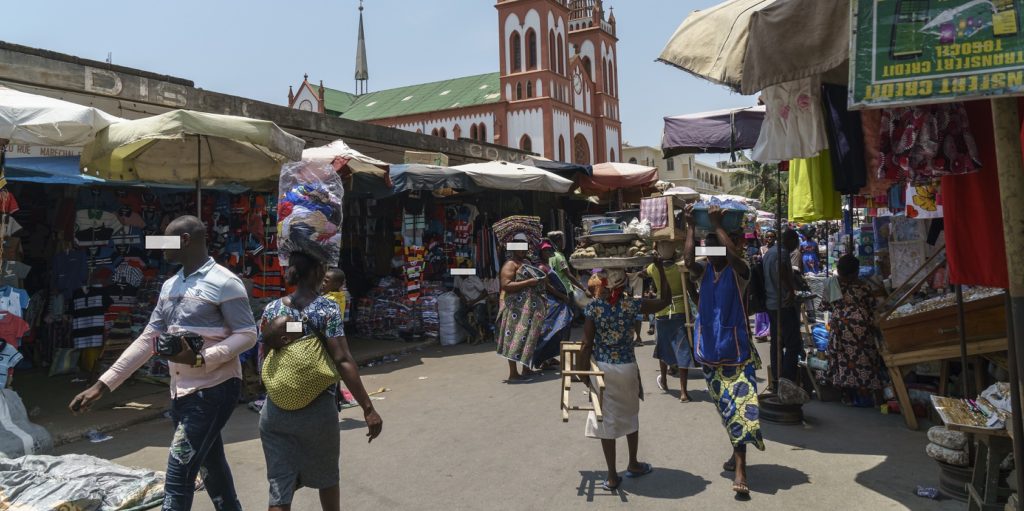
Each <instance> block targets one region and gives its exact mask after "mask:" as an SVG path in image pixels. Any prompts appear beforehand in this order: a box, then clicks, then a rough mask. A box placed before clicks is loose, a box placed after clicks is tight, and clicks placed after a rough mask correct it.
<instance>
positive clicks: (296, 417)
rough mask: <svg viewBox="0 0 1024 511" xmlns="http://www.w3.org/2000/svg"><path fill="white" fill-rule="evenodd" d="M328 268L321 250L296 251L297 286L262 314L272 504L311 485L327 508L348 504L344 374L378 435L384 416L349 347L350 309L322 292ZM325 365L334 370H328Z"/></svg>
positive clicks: (286, 502) (291, 269) (291, 280)
mask: <svg viewBox="0 0 1024 511" xmlns="http://www.w3.org/2000/svg"><path fill="white" fill-rule="evenodd" d="M326 269H327V267H326V264H325V263H324V262H322V261H321V260H319V259H318V258H316V257H314V256H312V255H309V254H308V253H305V252H292V253H291V254H290V256H289V266H288V270H287V272H286V275H285V278H286V281H287V283H288V284H289V285H291V286H295V291H294V292H293V293H292V294H290V295H288V296H286V297H284V298H281V299H279V300H275V301H273V302H271V303H270V304H268V305H267V307H266V309H265V310H264V311H263V317H262V319H261V320H260V342H262V343H263V346H264V349H265V350H266V353H267V356H266V360H265V362H264V366H263V368H264V369H263V371H264V381H265V383H266V385H267V391H268V392H267V402H266V404H265V405H264V407H263V410H262V411H261V412H260V423H259V428H260V440H261V441H262V444H263V454H264V456H265V457H266V462H267V480H268V482H269V483H270V509H271V510H287V509H290V508H291V502H292V497H293V495H294V493H295V490H296V489H298V488H301V487H303V486H305V487H307V488H316V489H318V490H320V505H321V507H322V508H323V509H324V510H338V509H340V508H341V494H340V489H339V481H340V474H339V470H338V458H339V453H340V442H339V440H340V438H339V434H338V409H337V405H336V403H335V396H334V393H335V392H336V389H337V385H335V383H337V379H338V377H339V376H340V379H341V380H343V381H344V382H345V385H346V386H347V387H348V389H349V391H350V392H352V395H353V396H354V397H355V399H356V401H358V402H359V405H360V406H362V408H363V414H364V417H365V420H366V426H367V428H368V429H369V432H368V433H367V434H366V436H367V437H369V440H370V441H373V439H374V438H377V436H378V435H380V432H381V428H382V424H383V422H382V421H381V418H380V415H378V414H377V412H376V411H375V410H374V409H373V404H372V402H371V401H370V397H369V396H368V395H367V394H366V389H364V388H363V382H362V380H361V379H360V378H359V370H358V366H357V365H356V362H355V360H353V358H352V354H351V353H350V352H349V348H348V341H347V340H346V339H345V331H344V326H343V322H342V321H343V320H342V318H343V316H342V311H341V310H339V308H338V305H337V304H336V303H334V302H333V301H331V300H330V299H328V298H326V297H324V296H323V295H321V294H320V292H319V291H320V286H321V284H322V282H323V279H324V275H325V273H326ZM289 350H291V351H292V353H287V351H289ZM311 360H313V361H318V362H320V366H319V367H316V368H315V369H318V370H316V371H310V370H309V368H308V367H307V366H306V364H308V363H310V361H311ZM289 365H290V367H289ZM325 366H326V367H325ZM321 373H324V374H327V375H328V376H327V377H326V378H321V377H320V376H319V375H320V374H321ZM331 374H334V376H333V377H332V376H330V375H331ZM271 378H273V380H274V382H273V384H272V382H271V381H270V379H271ZM277 380H285V381H283V382H281V383H279V382H278V381H277ZM332 380H333V381H332ZM279 389H280V390H279Z"/></svg>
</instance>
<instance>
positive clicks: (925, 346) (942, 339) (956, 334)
mask: <svg viewBox="0 0 1024 511" xmlns="http://www.w3.org/2000/svg"><path fill="white" fill-rule="evenodd" d="M945 262H946V257H945V250H942V251H940V252H938V253H936V254H935V255H934V256H932V257H931V258H930V259H929V260H928V261H926V262H925V264H924V265H923V266H922V267H921V268H919V269H918V270H917V271H916V272H915V273H914V275H912V276H911V277H910V278H909V279H908V280H907V282H905V283H904V284H903V285H902V286H900V288H899V289H897V290H895V291H893V293H892V294H891V295H890V296H889V298H888V300H886V303H885V306H884V312H883V314H882V317H883V318H884V319H883V320H882V321H881V322H880V323H879V327H880V329H881V331H882V338H881V339H878V351H879V353H881V355H882V360H883V361H885V366H886V369H887V370H888V371H889V377H890V379H891V380H892V386H893V390H894V391H895V392H896V398H897V400H898V401H899V403H900V413H902V414H903V420H904V421H905V422H906V423H907V427H908V428H910V429H917V427H918V424H917V417H916V416H915V415H914V409H913V408H912V407H911V404H910V393H909V392H908V391H907V386H906V384H905V383H904V382H903V370H904V368H907V367H909V366H913V365H916V364H920V363H924V362H935V361H944V360H951V359H959V358H960V355H961V353H960V351H961V350H960V337H961V332H960V326H959V324H958V321H957V307H956V306H955V305H952V306H949V307H944V308H941V309H936V310H931V311H927V312H921V313H918V314H913V315H910V316H904V317H900V318H893V317H892V314H893V312H894V311H895V310H896V309H897V308H898V307H899V306H900V305H902V304H903V303H905V302H906V301H907V300H908V299H909V298H910V297H911V296H912V295H913V293H914V292H915V291H916V290H917V289H918V287H920V286H921V284H922V283H924V282H925V280H926V279H927V278H928V277H929V276H931V274H932V272H933V271H934V270H935V269H936V268H938V267H939V266H941V265H942V264H944V263H945ZM1005 300H1006V299H1005V298H1004V297H1003V296H1002V295H999V296H993V297H989V298H983V299H981V300H975V301H971V302H967V303H966V304H964V311H965V313H966V318H967V321H966V322H965V324H964V328H965V330H966V333H964V338H965V343H966V354H967V356H969V357H971V356H974V357H977V356H979V355H986V354H989V353H996V352H1000V351H1006V349H1007V342H1006V305H1005ZM966 369H967V368H964V371H965V373H964V374H965V376H966ZM945 373H948V371H947V370H943V374H942V376H946V374H945ZM944 386H945V385H943V387H944Z"/></svg>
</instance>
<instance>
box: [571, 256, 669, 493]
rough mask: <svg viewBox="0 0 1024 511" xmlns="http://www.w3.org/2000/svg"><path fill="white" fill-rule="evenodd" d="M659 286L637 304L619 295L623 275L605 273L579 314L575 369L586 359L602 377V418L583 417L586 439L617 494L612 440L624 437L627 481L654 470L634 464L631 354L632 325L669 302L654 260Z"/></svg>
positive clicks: (635, 402)
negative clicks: (596, 444) (597, 446)
mask: <svg viewBox="0 0 1024 511" xmlns="http://www.w3.org/2000/svg"><path fill="white" fill-rule="evenodd" d="M654 266H655V268H656V269H657V271H658V275H659V278H660V279H661V285H660V286H658V288H659V289H661V296H659V297H658V298H656V299H647V300H642V299H639V298H634V297H633V296H630V294H629V293H625V292H624V288H625V285H626V273H625V272H624V271H623V270H607V272H605V273H604V274H597V275H594V276H593V277H591V278H590V281H589V282H588V286H589V287H590V291H591V294H593V296H594V301H593V302H591V303H590V305H587V307H586V309H584V310H583V315H584V316H585V317H586V323H584V325H583V350H582V351H581V353H580V357H579V360H578V363H579V364H580V366H581V367H579V368H578V369H581V370H586V369H589V366H590V360H591V356H593V359H594V362H595V363H596V364H597V367H598V368H599V369H600V370H601V371H603V372H604V381H605V390H604V396H603V400H602V403H601V404H602V409H603V411H604V417H603V420H602V421H601V422H598V421H597V416H596V415H595V414H594V412H590V416H589V417H588V418H587V426H586V435H587V437H589V438H600V439H601V448H602V449H603V450H604V458H605V461H606V462H607V463H608V478H607V480H605V482H604V484H603V488H604V489H605V490H608V491H614V490H616V489H618V487H619V484H621V482H622V479H621V478H620V477H619V474H618V472H617V471H616V469H615V439H617V438H620V437H623V436H624V437H626V443H627V445H628V446H629V464H628V465H627V466H626V477H629V478H634V477H640V476H643V475H646V474H649V473H650V472H651V471H652V470H653V468H651V465H650V464H648V463H641V462H639V461H638V460H637V457H636V453H637V446H638V443H639V429H640V420H639V412H640V399H641V396H642V395H643V389H642V388H641V386H640V368H639V367H638V366H637V363H636V354H635V353H634V352H633V326H634V324H635V321H636V317H637V316H638V315H640V314H652V313H655V312H657V311H659V310H661V309H664V308H665V307H667V306H668V305H669V304H670V303H672V294H671V291H670V287H669V285H668V280H667V279H666V277H665V269H664V268H663V267H662V266H661V262H660V261H655V262H654Z"/></svg>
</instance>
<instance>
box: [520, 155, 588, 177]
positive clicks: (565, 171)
mask: <svg viewBox="0 0 1024 511" xmlns="http://www.w3.org/2000/svg"><path fill="white" fill-rule="evenodd" d="M523 165H528V166H530V167H537V168H538V169H544V170H546V171H548V172H551V173H553V174H558V175H559V176H562V177H564V178H566V179H572V178H574V177H575V176H576V174H584V175H587V176H589V175H591V174H593V173H594V168H593V167H591V166H590V165H583V164H579V163H567V162H564V161H552V160H549V159H547V158H541V157H538V156H534V157H532V158H527V159H525V160H523Z"/></svg>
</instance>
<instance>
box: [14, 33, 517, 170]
mask: <svg viewBox="0 0 1024 511" xmlns="http://www.w3.org/2000/svg"><path fill="white" fill-rule="evenodd" d="M0 81H2V82H5V85H8V86H11V87H12V88H16V89H19V90H23V91H25V92H30V93H33V94H40V95H44V96H50V97H55V98H59V99H64V100H66V101H71V102H74V103H79V104H84V105H91V106H95V107H97V108H100V109H102V110H104V111H106V112H109V113H111V114H113V115H117V116H120V117H124V118H128V119H138V118H141V117H147V116H151V115H157V114H161V113H163V112H166V111H168V110H174V109H179V108H184V109H189V110H196V111H201V112H212V113H219V114H229V115H240V116H244V117H250V118H254V119H265V120H269V121H273V122H275V123H277V125H278V126H280V127H281V128H283V129H285V130H287V131H288V132H290V133H292V134H293V135H296V136H298V137H301V138H303V139H305V140H306V147H315V146H318V145H323V144H326V143H328V142H331V141H333V140H336V139H338V138H341V139H344V140H345V142H346V143H348V144H349V145H350V146H352V147H354V148H356V149H358V150H360V151H363V152H365V153H366V154H368V155H370V156H373V157H376V158H380V159H382V160H385V161H390V162H401V161H402V160H403V157H404V152H405V151H406V150H415V151H430V152H440V153H444V154H447V155H449V157H450V159H451V164H452V165H457V164H461V163H468V162H474V161H485V160H508V161H520V160H522V159H524V158H525V157H526V156H527V155H526V154H524V153H523V152H521V151H518V150H515V149H510V148H505V147H497V146H493V145H490V144H479V143H471V142H467V141H457V140H446V139H441V138H438V137H430V136H426V135H419V134H416V133H414V132H409V131H404V130H399V129H394V128H388V127H384V126H377V125H373V124H367V123H361V122H356V121H351V120H348V119H340V118H336V117H329V116H327V115H324V114H319V113H315V112H303V111H300V110H295V109H291V108H288V107H287V106H285V105H273V104H270V103H264V102H261V101H255V100H251V99H247V98H242V97H238V96H231V95H228V94H221V93H219V92H212V91H207V90H203V89H199V88H196V87H195V86H194V84H193V82H191V81H189V80H184V79H181V78H175V77H171V76H165V75H159V74H155V73H150V72H146V71H142V70H137V69H131V68H126V67H121V66H112V65H109V64H106V63H104V62H97V61H91V60H86V59H80V58H77V57H74V56H70V55H65V54H61V53H55V52H50V51H46V50H39V49H35V48H29V47H25V46H20V45H14V44H9V43H4V42H0ZM465 129H466V128H464V135H463V136H466V135H465V133H466V131H465Z"/></svg>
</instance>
